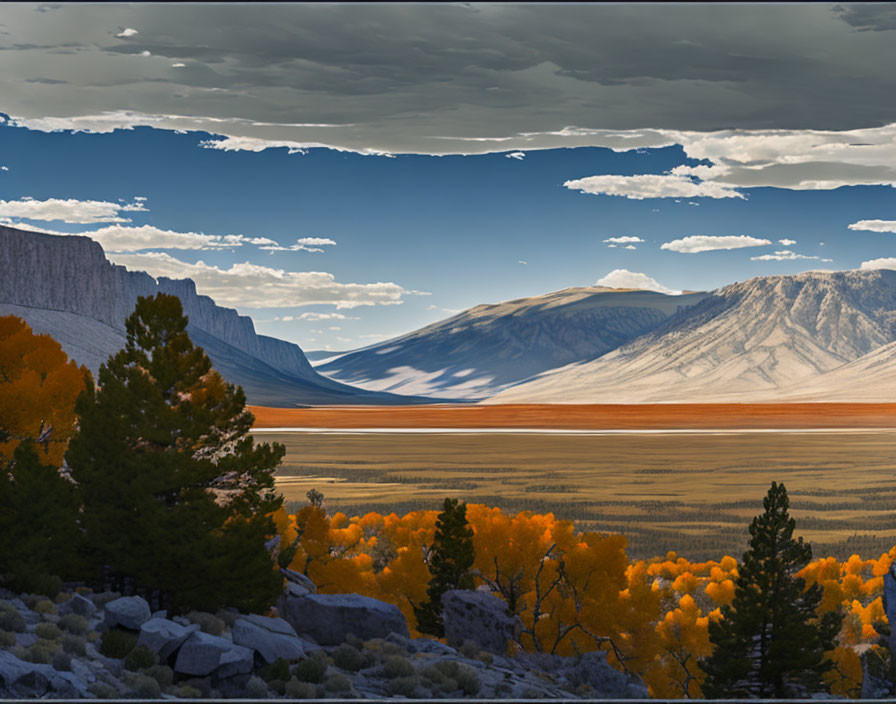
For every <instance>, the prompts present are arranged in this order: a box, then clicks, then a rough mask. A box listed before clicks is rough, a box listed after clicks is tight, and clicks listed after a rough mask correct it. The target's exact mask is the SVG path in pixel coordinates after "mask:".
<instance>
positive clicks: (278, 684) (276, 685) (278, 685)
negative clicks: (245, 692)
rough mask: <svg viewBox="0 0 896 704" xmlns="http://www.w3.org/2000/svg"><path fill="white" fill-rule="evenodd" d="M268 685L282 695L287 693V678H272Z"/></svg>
mask: <svg viewBox="0 0 896 704" xmlns="http://www.w3.org/2000/svg"><path fill="white" fill-rule="evenodd" d="M268 687H270V688H271V689H272V690H274V692H275V693H277V694H279V695H280V696H281V697H282V696H283V695H284V694H286V680H271V681H270V682H268Z"/></svg>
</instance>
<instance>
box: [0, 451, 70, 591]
mask: <svg viewBox="0 0 896 704" xmlns="http://www.w3.org/2000/svg"><path fill="white" fill-rule="evenodd" d="M41 454H42V452H41ZM77 520H78V501H77V496H76V494H75V486H74V484H73V483H72V482H71V481H70V480H68V479H66V478H65V477H64V476H63V475H62V474H60V472H59V470H58V469H56V468H55V467H53V466H51V465H49V464H45V463H43V462H42V461H41V457H40V454H39V453H38V451H37V449H36V448H35V447H34V444H33V443H32V442H31V441H30V440H25V441H22V442H20V443H19V444H18V445H17V446H16V449H15V451H14V453H13V458H12V461H11V462H9V463H8V470H7V471H0V575H2V579H0V581H2V582H3V584H5V586H7V587H8V588H10V589H12V590H13V591H19V592H21V591H29V592H36V593H38V594H46V595H48V596H55V595H56V593H57V592H58V591H59V589H60V588H61V587H62V580H61V579H60V577H63V578H72V577H74V576H75V571H76V564H75V561H74V558H75V556H76V555H77V552H78V546H79V539H80V531H79V530H78V525H77Z"/></svg>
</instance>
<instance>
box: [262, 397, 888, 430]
mask: <svg viewBox="0 0 896 704" xmlns="http://www.w3.org/2000/svg"><path fill="white" fill-rule="evenodd" d="M249 408H250V410H251V411H252V413H254V414H255V427H257V428H544V429H552V428H553V429H571V430H573V429H582V430H586V429H593V430H602V429H608V430H609V429H620V430H622V429H631V430H639V429H644V430H649V429H675V428H684V429H689V428H721V429H724V428H744V429H753V428H896V403H754V404H747V403H744V404H741V403H684V404H637V405H636V404H630V405H629V404H619V405H584V404H577V405H572V404H570V405H565V404H506V405H489V406H472V405H470V406H462V405H461V406H452V405H432V406H400V407H395V406H316V407H312V408H266V407H262V406H250V407H249Z"/></svg>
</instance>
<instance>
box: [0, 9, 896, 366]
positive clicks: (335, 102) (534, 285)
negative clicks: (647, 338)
mask: <svg viewBox="0 0 896 704" xmlns="http://www.w3.org/2000/svg"><path fill="white" fill-rule="evenodd" d="M891 9H892V6H888V5H886V4H881V5H876V6H875V5H855V6H843V5H839V4H775V5H734V4H722V5H718V6H697V5H678V4H675V3H666V4H663V5H656V6H654V5H647V4H630V5H626V4H619V5H611V4H606V5H602V4H596V5H588V4H582V5H564V6H542V5H515V4H500V5H488V4H484V3H479V4H476V3H474V4H438V3H433V4H418V5H413V4H380V5H377V4H373V5H367V6H359V5H322V4H305V5H302V4H288V3H283V4H276V5H261V6H248V5H238V4H232V5H230V4H228V5H213V4H205V5H200V6H194V5H189V4H182V5H163V4H154V3H145V4H140V3H137V4H132V5H122V4H116V3H108V4H105V5H102V6H88V5H76V4H57V5H44V4H41V3H18V4H5V5H2V6H0V51H2V52H3V54H2V55H3V56H4V59H5V70H4V72H3V73H2V74H0V114H2V115H3V120H2V123H0V221H2V222H4V223H7V224H13V225H18V226H22V227H29V228H32V229H37V230H42V231H49V232H58V233H72V234H73V233H85V234H89V235H90V236H92V237H94V238H95V239H97V240H98V241H100V242H101V243H102V244H103V246H104V248H105V249H106V251H107V255H108V256H109V257H110V258H111V259H112V260H113V261H116V262H119V263H122V264H124V265H126V266H128V267H129V268H132V269H142V270H146V271H149V272H150V273H152V274H154V275H157V276H162V275H165V276H172V277H190V278H193V279H194V280H195V281H196V283H197V287H198V289H199V291H200V292H202V293H206V294H208V295H210V296H212V297H213V298H215V300H216V301H217V302H219V303H220V304H222V305H227V306H231V307H234V308H236V309H238V310H239V311H240V312H241V313H244V314H247V315H251V316H252V318H253V319H254V320H255V321H256V327H257V328H258V330H259V331H261V332H263V333H266V334H270V335H274V336H277V337H281V338H284V339H288V340H292V341H295V342H297V343H299V344H300V345H302V346H303V347H304V348H306V349H322V348H329V349H348V348H354V347H359V346H363V345H365V344H369V343H371V342H375V341H378V340H381V339H385V338H388V337H392V336H394V335H397V334H401V333H404V332H408V331H410V330H413V329H416V328H418V327H420V326H422V325H425V324H427V323H430V322H433V321H435V320H439V319H441V318H444V317H446V316H447V315H450V314H452V313H453V312H454V311H459V310H462V309H465V308H468V307H471V306H474V305H477V304H480V303H488V302H498V301H501V300H507V299H512V298H517V297H522V296H532V295H538V294H542V293H547V292H550V291H555V290H558V289H562V288H566V287H571V286H588V285H593V284H594V283H596V282H598V281H605V283H607V284H611V285H615V286H649V287H654V288H658V289H659V290H667V291H680V290H684V289H690V290H705V289H712V288H715V287H719V286H723V285H725V284H727V283H731V282H733V281H740V280H744V279H746V278H749V277H752V276H759V275H768V274H789V273H796V272H800V271H806V270H809V269H831V270H838V269H852V268H860V267H864V268H880V267H887V268H896V189H894V184H896V100H894V96H896V77H894V74H893V72H891V71H882V70H881V68H880V67H881V66H890V65H893V64H894V63H896V42H894V41H893V33H894V32H896V15H894V13H893V12H892V11H891ZM658 19H659V20H660V21H657V20H658ZM247 28H248V29H251V31H246V30H247ZM614 240H615V241H614ZM613 272H615V273H613ZM611 274H612V275H611ZM608 275H611V276H610V278H609V279H607V278H606V277H607V276H608Z"/></svg>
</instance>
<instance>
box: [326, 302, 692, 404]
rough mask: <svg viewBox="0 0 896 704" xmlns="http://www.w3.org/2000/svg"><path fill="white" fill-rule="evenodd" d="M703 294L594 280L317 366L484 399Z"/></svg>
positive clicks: (382, 384) (473, 312)
mask: <svg viewBox="0 0 896 704" xmlns="http://www.w3.org/2000/svg"><path fill="white" fill-rule="evenodd" d="M705 295H706V294H703V293H696V294H689V295H681V296H670V295H666V294H663V293H657V292H655V291H641V290H622V289H611V288H603V287H600V286H592V287H587V288H570V289H565V290H563V291H557V292H555V293H549V294H546V295H543V296H535V297H532V298H519V299H516V300H512V301H505V302H504V303H497V304H489V305H479V306H476V307H474V308H470V309H469V310H466V311H463V312H462V313H459V314H457V315H455V316H453V317H451V318H447V319H446V320H442V321H439V322H437V323H433V324H432V325H427V326H426V327H424V328H421V329H419V330H416V331H414V332H411V333H408V334H407V335H402V336H401V337H396V338H393V339H391V340H387V341H385V342H380V343H378V344H375V345H371V346H369V347H365V348H363V349H360V350H356V351H353V352H347V353H343V354H342V355H341V356H339V357H338V358H336V359H332V360H330V361H324V362H322V363H320V364H318V365H317V366H316V369H317V370H318V371H320V372H321V373H322V374H326V375H327V376H329V377H331V378H333V379H338V380H339V381H342V382H345V383H347V384H353V385H356V386H360V387H362V388H365V389H371V390H377V391H391V392H394V393H411V394H421V395H425V396H429V397H441V398H446V397H450V398H466V399H481V398H484V397H487V396H489V395H491V394H493V393H496V392H497V391H500V390H501V389H503V388H506V387H508V386H510V385H512V384H515V383H518V382H520V381H521V380H523V379H526V378H528V377H531V376H533V375H535V374H538V373H540V372H543V371H545V370H548V369H553V368H555V367H559V366H563V365H566V364H569V363H570V362H577V361H580V360H590V359H593V358H594V357H597V356H599V355H602V354H605V353H607V352H609V351H610V350H613V349H615V348H617V347H619V346H620V345H622V344H624V343H626V342H629V341H630V340H633V339H634V338H636V337H638V336H639V335H643V334H644V333H646V332H648V331H650V330H653V329H654V328H656V327H657V326H658V325H661V324H662V323H663V322H664V321H666V320H667V319H668V318H669V317H670V316H672V315H674V314H675V313H676V312H677V311H678V310H680V309H681V308H683V307H685V306H689V305H692V304H695V303H697V302H699V301H700V300H702V299H703V298H704V297H705Z"/></svg>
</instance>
